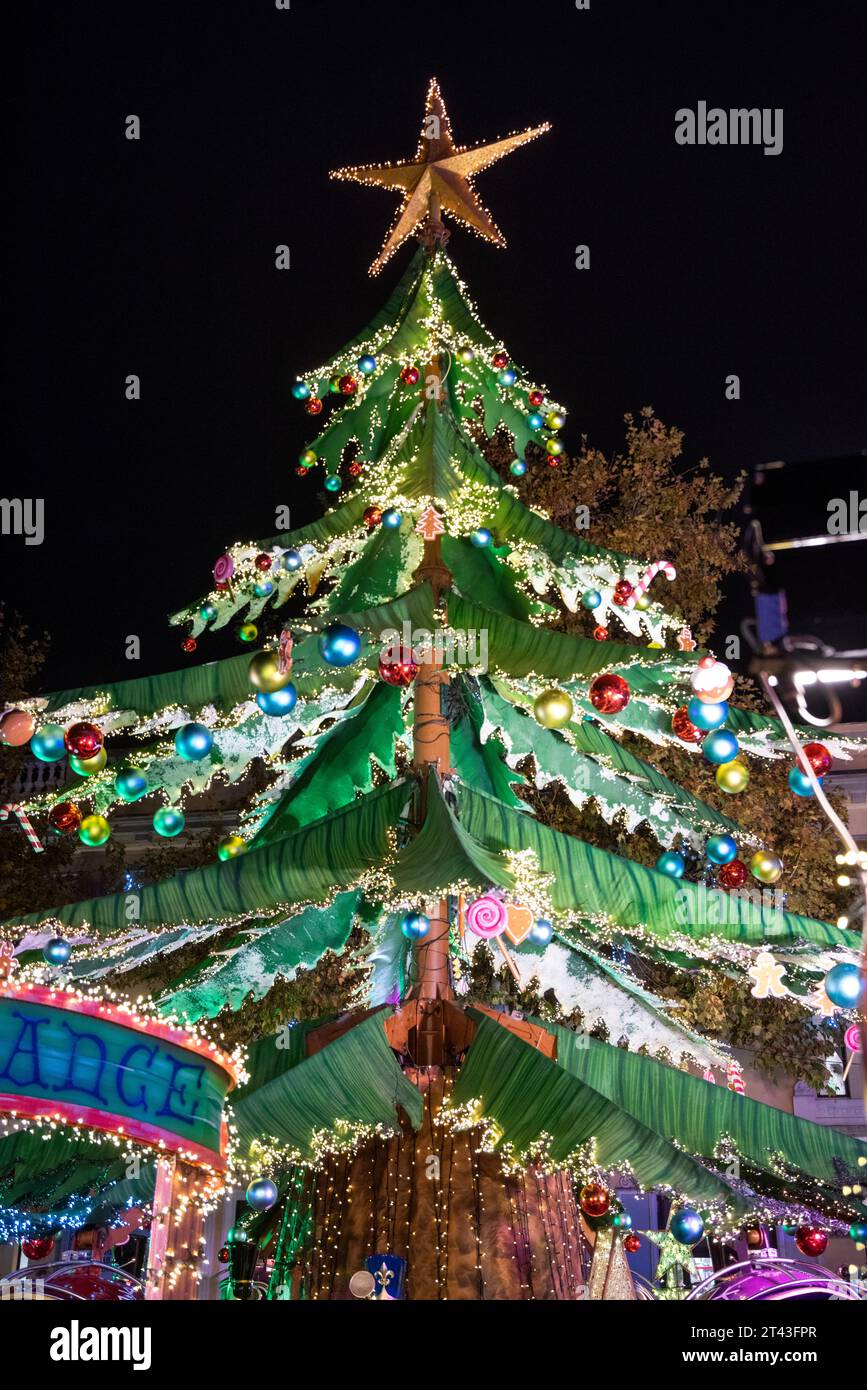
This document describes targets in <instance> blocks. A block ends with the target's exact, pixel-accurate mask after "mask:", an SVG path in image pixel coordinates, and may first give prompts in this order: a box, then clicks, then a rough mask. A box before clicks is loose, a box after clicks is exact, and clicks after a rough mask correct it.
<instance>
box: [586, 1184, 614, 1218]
mask: <svg viewBox="0 0 867 1390" xmlns="http://www.w3.org/2000/svg"><path fill="white" fill-rule="evenodd" d="M578 1201H579V1202H580V1204H581V1210H582V1211H583V1213H584V1215H585V1216H593V1217H599V1216H604V1215H605V1213H606V1212H607V1211H608V1208H609V1207H610V1206H611V1194H610V1193H609V1192H608V1190H607V1189H606V1188H604V1187H603V1186H602V1184H601V1182H588V1184H587V1186H586V1187H582V1189H581V1195H580V1196H579V1198H578Z"/></svg>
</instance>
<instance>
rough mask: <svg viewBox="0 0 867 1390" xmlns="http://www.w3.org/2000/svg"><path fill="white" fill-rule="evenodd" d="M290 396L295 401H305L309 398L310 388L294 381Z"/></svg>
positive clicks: (303, 383) (301, 382)
mask: <svg viewBox="0 0 867 1390" xmlns="http://www.w3.org/2000/svg"><path fill="white" fill-rule="evenodd" d="M292 395H293V396H294V397H295V399H296V401H306V400H307V399H308V398H309V396H310V387H309V386H307V385H306V383H305V382H303V381H296V382H295V385H294V386H293V387H292Z"/></svg>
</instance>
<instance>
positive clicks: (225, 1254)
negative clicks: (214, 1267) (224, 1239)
mask: <svg viewBox="0 0 867 1390" xmlns="http://www.w3.org/2000/svg"><path fill="white" fill-rule="evenodd" d="M217 1259H218V1260H219V1261H220V1264H221V1265H227V1264H228V1263H229V1247H228V1245H221V1246H220V1249H219V1250H218V1251H217Z"/></svg>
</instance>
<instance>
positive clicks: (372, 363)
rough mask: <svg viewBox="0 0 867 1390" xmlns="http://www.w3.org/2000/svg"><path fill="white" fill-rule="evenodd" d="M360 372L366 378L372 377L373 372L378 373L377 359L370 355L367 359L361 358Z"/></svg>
mask: <svg viewBox="0 0 867 1390" xmlns="http://www.w3.org/2000/svg"><path fill="white" fill-rule="evenodd" d="M358 370H359V371H360V372H361V373H362V374H363V375H364V376H370V373H371V372H375V371H376V358H375V357H371V356H370V354H369V353H368V354H367V355H366V356H365V357H359V359H358Z"/></svg>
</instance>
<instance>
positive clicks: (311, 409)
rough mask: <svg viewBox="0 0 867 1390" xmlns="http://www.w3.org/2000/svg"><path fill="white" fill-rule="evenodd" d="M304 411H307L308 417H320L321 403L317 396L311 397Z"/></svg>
mask: <svg viewBox="0 0 867 1390" xmlns="http://www.w3.org/2000/svg"><path fill="white" fill-rule="evenodd" d="M304 409H305V410H306V411H307V414H308V415H321V414H322V402H321V400H320V399H319V397H318V396H311V397H310V400H309V401H308V402H307V404H306V405H305V407H304Z"/></svg>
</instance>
